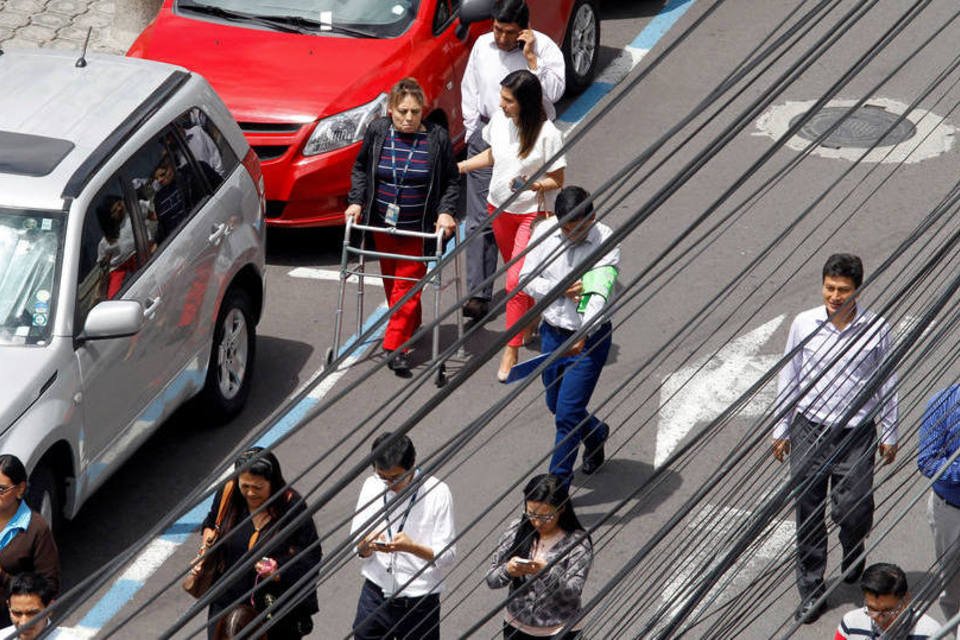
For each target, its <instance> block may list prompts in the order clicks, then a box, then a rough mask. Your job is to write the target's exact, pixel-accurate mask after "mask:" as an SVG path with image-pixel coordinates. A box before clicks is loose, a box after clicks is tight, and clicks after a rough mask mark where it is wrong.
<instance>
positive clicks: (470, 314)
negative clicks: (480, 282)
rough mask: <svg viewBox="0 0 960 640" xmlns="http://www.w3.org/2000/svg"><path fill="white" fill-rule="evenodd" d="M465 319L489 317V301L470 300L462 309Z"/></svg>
mask: <svg viewBox="0 0 960 640" xmlns="http://www.w3.org/2000/svg"><path fill="white" fill-rule="evenodd" d="M462 310H463V317H464V318H474V319H478V318H482V317H483V316H485V315H487V301H486V300H484V299H483V298H470V299H469V300H467V302H466V304H464V305H463V307H462Z"/></svg>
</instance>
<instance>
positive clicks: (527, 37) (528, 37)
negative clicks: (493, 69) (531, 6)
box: [517, 29, 537, 54]
mask: <svg viewBox="0 0 960 640" xmlns="http://www.w3.org/2000/svg"><path fill="white" fill-rule="evenodd" d="M536 39H537V37H536V36H535V35H533V30H532V29H524V30H523V31H521V32H520V34H519V35H518V36H517V49H521V50H523V52H524V54H526V53H527V45H528V44H529V45H530V49H531V51H530V53H531V54H532V53H533V51H532V49H533V43H534V42H535V41H536Z"/></svg>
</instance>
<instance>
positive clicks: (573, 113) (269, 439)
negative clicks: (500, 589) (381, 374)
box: [75, 0, 696, 637]
mask: <svg viewBox="0 0 960 640" xmlns="http://www.w3.org/2000/svg"><path fill="white" fill-rule="evenodd" d="M695 2H696V0H670V1H669V2H668V3H667V4H666V5H665V6H664V8H663V9H662V10H661V12H660V13H659V14H657V16H655V17H654V18H653V19H652V20H651V21H650V22H649V23H648V24H647V26H646V27H645V28H644V29H643V30H642V31H641V32H640V33H639V34H638V35H637V37H636V38H634V39H633V41H632V42H631V43H630V44H629V45H628V46H627V47H626V48H625V49H624V51H623V52H622V53H621V54H620V56H619V57H618V58H617V59H616V60H614V62H613V63H611V64H610V66H608V67H607V68H606V69H604V71H603V72H602V73H601V74H600V75H599V76H598V78H597V79H596V81H595V82H594V83H593V84H591V85H590V86H589V87H588V88H587V89H586V91H584V92H583V93H582V94H581V95H580V96H579V97H578V98H577V99H576V100H574V101H573V102H572V103H571V104H570V105H569V106H568V107H567V109H566V110H565V111H564V112H563V113H562V114H561V115H560V116H559V117H558V118H557V121H558V123H559V124H560V126H561V128H562V129H564V130H569V129H571V128H573V127H575V126H576V125H577V124H578V123H579V122H580V121H582V120H583V118H585V117H586V116H587V114H589V112H590V110H591V109H593V107H595V106H596V105H597V104H598V103H599V102H600V100H602V99H603V97H604V96H606V95H607V94H608V93H609V92H610V91H612V90H613V88H614V87H615V86H616V84H617V83H618V82H620V81H621V80H623V78H625V77H626V76H627V74H628V73H629V72H630V71H632V70H633V69H634V68H635V67H636V65H637V64H638V63H639V61H640V60H641V59H642V58H643V56H644V55H646V53H647V52H648V51H649V50H650V49H652V48H653V47H654V45H655V44H656V43H657V42H658V41H659V40H660V38H662V37H663V36H664V34H666V33H667V31H669V30H670V28H671V27H672V26H673V25H674V23H676V21H677V20H679V19H680V17H681V16H682V15H683V14H684V13H686V11H687V10H688V9H689V8H690V7H691V6H693V4H694V3H695ZM452 247H453V243H450V245H449V246H448V248H447V252H449V251H450V249H451V248H452ZM386 312H387V307H386V306H385V305H380V306H379V307H377V309H376V310H375V311H374V312H373V313H372V314H371V315H370V317H369V318H367V319H366V321H365V322H364V323H363V328H362V330H361V333H362V332H364V331H367V329H368V328H369V327H371V326H372V325H373V324H374V323H376V322H377V321H378V320H379V319H380V318H382V317H383V315H384V314H385V313H386ZM383 330H384V327H381V328H380V329H379V330H378V331H377V333H376V334H375V335H373V336H371V337H370V339H369V340H368V341H367V342H366V343H365V344H364V345H363V346H362V348H361V349H359V350H358V352H357V353H356V354H354V355H352V356H351V357H350V358H348V359H347V361H345V362H344V364H343V366H342V367H341V368H340V369H338V370H337V371H335V372H333V373H332V374H331V375H329V376H327V377H326V378H325V379H324V380H323V382H322V383H321V384H319V385H318V386H317V388H315V389H314V390H313V391H312V392H311V393H310V395H308V396H307V397H305V398H303V399H302V400H301V401H300V402H298V403H297V404H296V405H294V406H293V407H292V408H291V409H290V411H289V412H288V413H287V414H285V415H284V416H283V417H282V418H281V419H280V420H278V421H277V423H276V424H275V425H274V426H273V427H271V429H270V430H269V431H268V432H267V433H265V434H264V435H263V436H261V437H260V438H259V439H258V440H257V442H256V445H258V446H270V445H272V444H273V443H275V442H276V441H277V440H278V439H279V438H280V437H281V436H282V435H284V434H286V433H288V432H289V431H290V430H291V429H292V428H293V426H294V425H295V424H296V423H297V421H298V420H300V419H301V418H302V417H303V416H304V415H306V414H307V413H308V412H309V410H310V409H311V408H313V407H315V406H316V405H317V403H318V402H319V401H320V400H321V399H322V398H323V396H324V395H326V393H328V392H329V391H330V389H331V388H333V386H334V384H336V382H337V381H338V380H339V379H340V377H341V376H343V374H344V373H345V369H346V368H347V367H349V366H350V365H351V364H353V362H356V360H358V359H360V358H361V357H363V355H364V354H365V353H366V351H367V350H368V349H369V348H370V347H371V346H372V345H373V344H375V343H376V342H377V341H379V340H380V338H382V336H383ZM358 338H359V334H355V335H353V336H351V337H350V338H349V339H348V340H347V341H346V342H345V343H344V344H343V346H342V347H341V348H340V354H341V355H342V354H343V353H345V352H346V350H347V349H349V348H350V347H351V346H352V345H353V344H354V343H355V342H356V341H357V339H358ZM212 502H213V497H212V496H211V497H209V498H207V499H206V500H204V501H202V502H200V503H199V504H197V505H195V506H194V507H193V508H192V509H190V511H188V512H187V513H185V514H184V515H183V516H182V517H181V518H179V519H178V520H177V521H176V522H175V523H173V524H172V525H171V526H170V527H169V528H168V529H167V530H166V531H164V532H163V534H161V535H160V536H159V537H158V538H156V539H155V540H154V541H153V542H151V543H150V544H149V545H147V547H146V548H145V549H144V550H143V551H141V552H140V554H138V555H137V557H136V558H134V559H133V561H131V563H130V564H129V565H128V568H127V569H126V570H125V571H124V572H123V574H121V576H120V577H119V578H118V579H117V580H116V581H114V583H113V584H112V585H111V587H110V589H108V590H107V592H106V593H105V594H104V595H103V596H102V597H101V598H100V599H99V600H98V601H97V602H95V603H94V604H93V606H92V607H91V609H90V610H89V611H88V612H87V614H86V615H85V616H84V617H83V619H82V620H81V621H80V623H79V625H78V626H77V627H75V630H76V631H77V632H79V633H80V634H82V635H84V636H86V637H93V636H94V635H96V633H97V632H98V631H99V630H100V629H102V628H103V627H104V626H106V625H107V624H108V623H109V622H110V621H111V620H112V619H113V618H114V617H115V616H116V615H117V614H118V613H119V612H120V610H121V609H123V607H125V606H126V605H127V604H128V603H129V602H130V601H131V600H132V599H133V598H134V596H136V594H137V593H138V592H139V591H140V590H141V589H142V588H143V587H144V585H145V584H146V581H147V579H148V578H149V577H150V576H151V575H153V573H155V572H156V570H157V569H158V568H159V567H160V566H161V565H162V564H163V563H164V562H165V561H166V560H167V559H169V558H170V556H172V555H173V553H174V552H175V551H176V550H177V548H178V547H179V546H180V545H182V544H183V543H184V542H186V541H187V540H188V539H189V537H190V536H192V535H193V534H194V532H196V531H197V530H198V529H199V528H200V524H201V523H202V522H203V518H204V516H206V514H207V512H208V511H209V509H210V505H211V504H212Z"/></svg>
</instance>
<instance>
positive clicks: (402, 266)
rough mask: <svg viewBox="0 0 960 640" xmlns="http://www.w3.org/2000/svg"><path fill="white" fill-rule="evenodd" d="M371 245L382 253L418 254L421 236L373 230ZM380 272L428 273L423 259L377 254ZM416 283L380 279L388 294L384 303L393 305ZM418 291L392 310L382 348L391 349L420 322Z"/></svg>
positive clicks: (414, 275)
mask: <svg viewBox="0 0 960 640" xmlns="http://www.w3.org/2000/svg"><path fill="white" fill-rule="evenodd" d="M373 246H374V247H375V248H376V250H377V251H380V252H381V253H397V254H401V255H405V256H412V257H416V258H419V257H420V256H422V255H423V240H421V239H420V238H405V237H402V236H391V235H387V234H385V233H375V234H373ZM380 273H382V274H383V275H384V276H400V277H404V278H414V279H416V280H420V279H421V278H423V276H424V275H426V273H427V265H426V263H424V262H414V261H413V260H397V259H395V258H380ZM416 284H417V283H416V282H413V281H410V280H392V279H390V278H384V279H383V291H384V293H386V294H387V304H389V305H390V306H391V307H393V306H394V305H395V304H397V301H398V300H399V299H400V298H402V297H403V296H404V295H406V293H407V292H408V291H410V289H412V288H413V287H414V286H415V285H416ZM420 293H421V292H420V291H417V293H416V294H414V296H413V297H412V298H410V299H409V300H408V301H407V302H406V303H405V304H404V305H403V306H402V307H400V308H399V309H397V310H395V311H394V312H393V315H391V316H390V321H389V322H388V323H387V330H386V332H385V333H384V334H383V348H384V349H386V350H387V351H393V350H394V349H397V348H399V347H400V345H402V344H403V343H404V342H406V341H407V340H409V339H410V336H412V335H413V332H414V331H416V330H417V328H418V327H419V326H420V322H421V319H422V316H423V313H422V310H421V308H420Z"/></svg>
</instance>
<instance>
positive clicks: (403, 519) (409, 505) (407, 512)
mask: <svg viewBox="0 0 960 640" xmlns="http://www.w3.org/2000/svg"><path fill="white" fill-rule="evenodd" d="M414 481H416V479H415V480H414ZM418 493H420V485H419V484H418V485H417V487H416V488H415V489H414V490H413V495H412V496H410V502H408V503H407V508H406V509H405V510H404V512H403V516H402V517H401V518H400V526H399V527H397V533H402V532H403V527H404V526H406V524H407V518H408V517H409V516H410V511H412V510H413V503H414V502H416V501H417V494H418ZM383 514H384V516H383V517H384V519H385V520H386V521H387V537H389V538H390V540H393V530H392V529H391V528H390V518H389V517H388V516H387V494H386V493H384V494H383Z"/></svg>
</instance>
